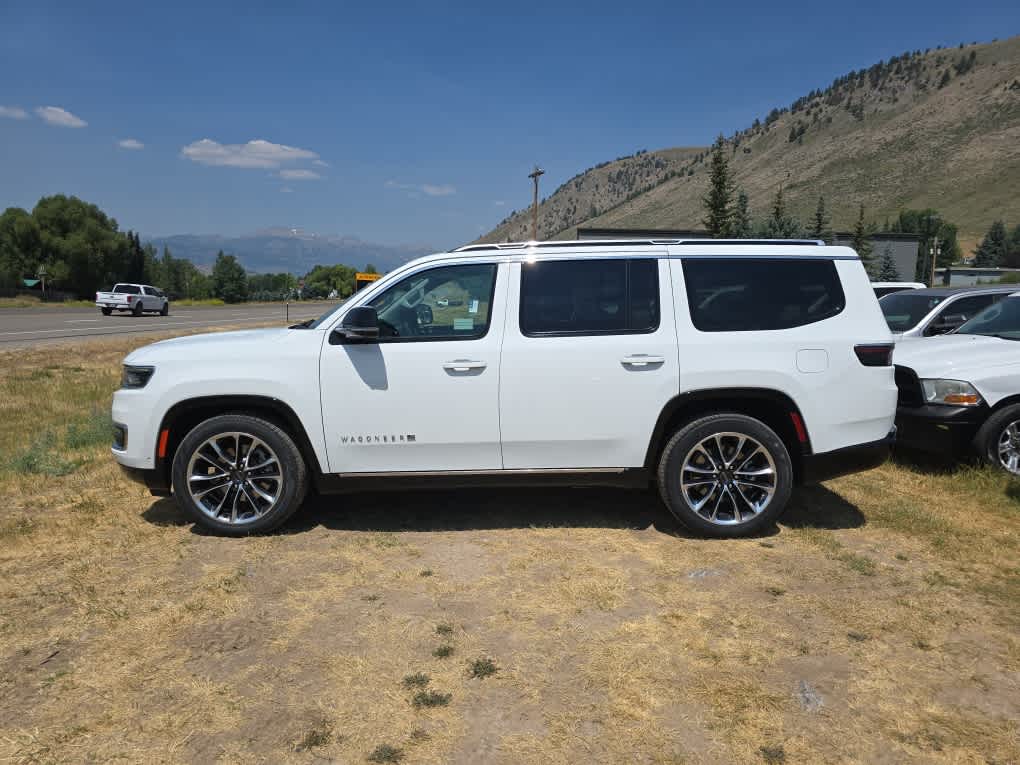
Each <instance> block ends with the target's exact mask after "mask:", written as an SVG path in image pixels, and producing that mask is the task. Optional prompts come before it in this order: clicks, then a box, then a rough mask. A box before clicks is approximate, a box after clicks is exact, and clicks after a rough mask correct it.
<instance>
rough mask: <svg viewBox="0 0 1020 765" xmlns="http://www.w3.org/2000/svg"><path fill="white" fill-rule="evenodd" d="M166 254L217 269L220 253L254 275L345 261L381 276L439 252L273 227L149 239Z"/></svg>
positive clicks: (299, 271) (301, 271) (297, 271)
mask: <svg viewBox="0 0 1020 765" xmlns="http://www.w3.org/2000/svg"><path fill="white" fill-rule="evenodd" d="M148 241H149V242H150V243H151V244H152V245H153V246H154V247H156V248H157V249H158V250H159V251H160V253H162V251H163V248H164V247H169V248H170V252H171V253H172V254H173V255H174V256H175V257H181V258H188V259H189V260H190V261H192V262H193V263H194V264H195V265H198V266H211V265H212V263H213V261H214V260H215V259H216V253H217V252H218V251H219V250H223V251H224V252H226V253H228V254H232V255H236V256H237V259H238V260H239V261H240V262H241V265H243V266H244V267H245V269H246V270H248V271H251V272H254V273H276V272H284V271H285V272H288V273H292V274H304V273H307V272H308V271H310V270H311V269H312V268H313V267H314V266H316V265H333V264H335V263H344V264H346V265H349V266H354V267H355V268H364V267H365V266H366V265H367V264H369V263H371V264H372V265H373V266H375V267H376V269H378V270H379V271H380V272H381V273H385V272H387V271H390V270H392V269H394V268H396V267H397V266H400V265H403V264H404V263H406V262H407V261H409V260H411V259H413V258H416V257H418V256H420V255H426V254H428V253H430V252H432V251H433V250H432V249H431V248H429V247H427V246H414V245H396V246H390V245H384V244H376V243H373V242H364V241H362V240H360V239H358V238H357V237H351V236H336V235H323V234H311V233H307V232H305V231H302V230H300V229H288V228H271V229H266V230H264V231H258V232H256V233H254V234H245V235H242V236H237V237H224V236H218V235H215V234H177V235H174V236H165V237H152V238H150V239H149V240H148Z"/></svg>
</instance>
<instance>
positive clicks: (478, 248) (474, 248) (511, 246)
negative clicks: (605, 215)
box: [453, 239, 825, 252]
mask: <svg viewBox="0 0 1020 765" xmlns="http://www.w3.org/2000/svg"><path fill="white" fill-rule="evenodd" d="M641 244H658V245H662V244H670V245H695V246H700V245H733V244H785V245H792V246H795V247H816V246H818V245H824V244H825V242H823V241H822V240H821V239H571V240H565V241H560V242H507V243H504V244H466V245H464V246H463V247H458V248H457V249H455V250H453V252H482V251H492V250H519V249H521V248H524V247H528V248H538V249H540V250H547V249H548V250H551V249H557V248H562V247H570V248H572V249H577V248H587V247H591V248H595V247H606V246H613V247H627V246H634V245H641Z"/></svg>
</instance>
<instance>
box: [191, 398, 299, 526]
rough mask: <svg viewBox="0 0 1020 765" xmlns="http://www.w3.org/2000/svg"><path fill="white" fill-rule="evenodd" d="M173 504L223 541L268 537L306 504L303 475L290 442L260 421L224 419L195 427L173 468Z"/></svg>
mask: <svg viewBox="0 0 1020 765" xmlns="http://www.w3.org/2000/svg"><path fill="white" fill-rule="evenodd" d="M172 473H173V489H174V496H175V497H176V499H177V502H178V504H179V505H180V506H181V507H182V508H183V509H184V510H186V511H187V512H188V513H189V514H190V515H191V516H192V517H193V518H194V519H195V520H196V521H197V522H198V523H199V524H200V525H202V526H204V527H206V528H207V529H210V530H212V531H215V532H216V533H218V534H223V535H225V536H244V535H247V534H257V533H260V532H265V531H271V530H272V529H275V528H277V527H278V526H280V525H281V524H282V523H284V521H286V520H287V519H288V518H290V516H291V515H293V514H294V512H295V511H296V510H297V509H298V507H299V506H300V505H301V502H302V501H303V500H304V498H305V494H306V492H307V486H308V471H307V468H306V467H305V463H304V460H303V459H302V457H301V452H300V450H298V448H297V445H296V444H295V443H294V440H293V439H292V438H291V437H290V436H289V435H288V434H287V433H286V432H285V431H283V430H282V429H280V428H279V427H277V426H276V425H274V424H273V423H271V422H268V421H266V420H263V419H261V418H259V417H254V416H251V415H244V414H225V415H221V416H219V417H213V418H211V419H208V420H206V421H205V422H203V423H201V424H200V425H198V426H196V427H195V428H194V429H193V430H192V431H191V432H190V433H188V435H187V436H185V437H184V440H183V441H182V442H181V445H180V447H179V448H178V449H177V453H176V454H175V455H174V462H173V470H172Z"/></svg>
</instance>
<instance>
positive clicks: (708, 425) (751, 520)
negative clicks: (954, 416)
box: [657, 413, 793, 537]
mask: <svg viewBox="0 0 1020 765" xmlns="http://www.w3.org/2000/svg"><path fill="white" fill-rule="evenodd" d="M717 434H734V435H727V436H724V437H722V444H723V448H724V449H727V450H733V451H732V452H727V451H724V452H723V453H722V457H723V460H725V459H726V458H729V459H730V460H731V463H730V465H729V467H725V463H724V468H723V469H724V470H725V474H724V475H720V477H719V479H718V481H717V479H716V473H711V474H710V475H705V476H704V478H705V479H706V480H704V481H702V483H704V484H706V485H707V486H708V488H705V487H703V486H700V485H695V486H694V487H693V488H689V489H688V491H685V490H684V488H683V486H682V485H681V480H682V479H681V475H682V473H683V472H684V467H685V461H686V460H687V458H688V456H689V455H693V456H692V460H699V459H700V460H702V461H703V462H704V467H698V466H696V465H695V462H692V463H690V465H689V466H688V470H689V471H698V472H701V471H709V472H710V471H712V470H714V469H716V467H717V466H716V465H715V462H716V461H718V457H719V456H720V455H719V454H716V455H715V457H716V459H715V460H711V461H710V460H707V459H705V457H699V456H697V453H696V452H695V449H696V447H698V445H699V444H702V443H703V442H704V441H705V439H712V440H711V444H712V445H714V444H716V442H715V440H714V438H713V437H714V436H715V435H717ZM740 437H744V438H747V439H752V440H753V441H756V442H757V443H758V444H759V445H760V446H761V447H762V449H763V450H764V452H760V453H756V454H755V455H754V456H753V457H752V456H750V449H751V448H752V445H751V443H750V441H745V442H743V443H742V442H741V441H740V440H739V439H740ZM712 445H710V446H709V448H710V449H712V448H714V446H712ZM766 453H767V458H766ZM706 456H708V457H711V455H706ZM742 460H743V461H742ZM737 463H740V464H737ZM756 465H757V466H762V467H759V468H757V469H758V470H771V476H772V478H769V474H763V475H760V476H753V477H752V476H750V475H749V474H745V473H740V471H738V470H737V468H740V467H743V468H744V469H745V470H746V471H751V470H752V469H755V466H756ZM737 473H740V476H742V477H743V478H744V481H743V482H740V484H739V485H738V481H739V480H740V477H738V476H737V475H736V474H737ZM689 475H690V476H691V478H692V479H696V477H697V476H696V474H695V473H694V472H689ZM657 478H658V484H659V494H660V496H661V497H662V501H663V502H664V503H665V504H666V507H667V508H668V509H669V511H670V512H671V513H672V514H673V515H674V516H675V517H676V518H677V520H679V521H680V522H681V523H682V524H684V525H685V526H687V528H689V529H691V530H692V531H696V532H698V533H700V534H704V535H705V536H711V537H743V536H748V535H750V534H754V533H756V532H758V531H761V530H762V529H763V528H766V527H767V526H770V525H772V524H773V523H775V521H776V519H777V518H779V516H780V515H782V513H783V511H784V510H785V509H786V503H787V502H788V501H789V499H790V493H791V491H792V490H793V463H792V462H791V460H790V453H789V452H788V451H787V449H786V445H785V444H784V443H783V441H782V439H780V438H779V436H777V435H776V433H775V431H774V430H772V428H770V427H768V426H767V425H766V424H765V423H763V422H761V421H760V420H756V419H754V418H753V417H748V416H747V415H743V414H736V413H720V414H713V415H709V416H707V417H702V418H700V419H698V420H694V421H693V422H690V423H688V424H687V425H684V426H683V427H681V428H680V429H679V430H678V431H677V432H676V433H674V434H673V437H672V438H670V440H669V442H668V443H667V444H666V447H665V448H664V449H663V450H662V456H661V458H660V459H659V469H658V474H657ZM773 478H774V486H771V485H768V486H766V484H767V483H769V482H771V481H772V479H773ZM755 484H760V485H761V488H759V487H758V486H757V485H755ZM689 487H690V484H689ZM720 487H722V488H720ZM731 489H732V491H733V492H737V493H736V494H731V493H730V491H731ZM769 490H771V491H772V494H771V498H770V499H768V501H767V502H765V503H764V505H763V506H762V507H761V509H760V510H758V511H757V512H755V510H754V508H753V506H752V504H751V502H749V501H747V499H746V498H747V497H749V498H750V499H751V500H752V501H754V502H755V503H760V502H762V501H764V499H765V498H766V497H767V495H768V491H769ZM700 492H707V493H706V494H700ZM688 496H694V497H695V499H696V500H697V499H705V498H706V497H707V498H708V499H707V500H706V502H707V504H706V506H705V514H701V513H699V512H697V511H696V510H695V509H694V508H693V507H692V506H691V503H690V502H689V501H688ZM731 498H732V499H731ZM709 505H712V506H713V507H714V508H715V510H716V511H717V513H718V514H717V519H716V521H712V520H710V513H709V511H708V509H709ZM738 518H740V519H741V520H738Z"/></svg>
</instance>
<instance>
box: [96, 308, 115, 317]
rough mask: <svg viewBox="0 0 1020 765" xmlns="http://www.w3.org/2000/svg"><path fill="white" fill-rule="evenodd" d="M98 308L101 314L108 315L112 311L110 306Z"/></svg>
mask: <svg viewBox="0 0 1020 765" xmlns="http://www.w3.org/2000/svg"><path fill="white" fill-rule="evenodd" d="M99 310H100V311H102V312H103V316H109V315H110V314H111V313H113V309H112V308H100V309H99Z"/></svg>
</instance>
